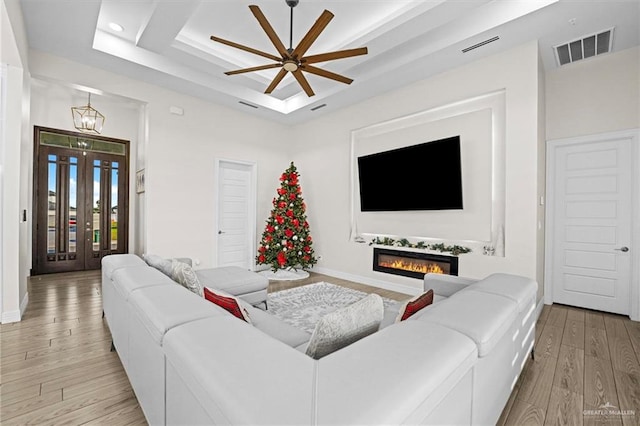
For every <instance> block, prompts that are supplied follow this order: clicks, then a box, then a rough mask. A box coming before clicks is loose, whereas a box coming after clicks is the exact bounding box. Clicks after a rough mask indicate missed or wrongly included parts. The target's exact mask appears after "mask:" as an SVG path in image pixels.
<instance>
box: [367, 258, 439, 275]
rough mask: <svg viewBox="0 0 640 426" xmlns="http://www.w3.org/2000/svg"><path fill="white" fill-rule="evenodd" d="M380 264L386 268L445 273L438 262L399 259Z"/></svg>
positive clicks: (423, 272)
mask: <svg viewBox="0 0 640 426" xmlns="http://www.w3.org/2000/svg"><path fill="white" fill-rule="evenodd" d="M379 264H380V266H382V267H384V268H393V269H402V270H404V271H411V272H419V273H421V274H428V273H433V274H444V270H443V269H442V268H441V267H440V265H438V264H437V263H430V264H428V265H427V264H424V263H417V262H408V261H406V260H402V259H398V260H394V261H392V262H384V261H381V262H380V263H379Z"/></svg>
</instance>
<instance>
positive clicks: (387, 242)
mask: <svg viewBox="0 0 640 426" xmlns="http://www.w3.org/2000/svg"><path fill="white" fill-rule="evenodd" d="M374 244H377V245H381V246H394V247H408V248H417V249H424V250H434V251H439V252H441V253H445V252H447V253H451V254H452V255H454V256H457V255H459V254H464V253H471V249H470V248H469V247H463V246H459V245H453V246H446V245H444V244H443V243H437V244H427V243H425V242H424V241H418V242H417V243H412V242H410V241H409V240H407V239H406V238H401V239H399V240H397V241H396V240H394V239H393V238H389V237H384V238H380V237H375V238H374V239H373V240H371V242H370V243H369V245H370V246H372V245H374Z"/></svg>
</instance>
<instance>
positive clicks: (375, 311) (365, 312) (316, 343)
mask: <svg viewBox="0 0 640 426" xmlns="http://www.w3.org/2000/svg"><path fill="white" fill-rule="evenodd" d="M383 315H384V305H383V302H382V298H381V297H380V296H378V295H377V294H369V295H368V296H367V297H365V298H363V299H361V300H359V301H357V302H356V303H353V304H351V305H349V306H345V307H344V308H340V309H338V310H335V311H333V312H331V313H329V314H327V315H325V316H324V317H322V319H320V321H318V323H317V324H316V328H315V330H313V334H312V335H311V340H309V345H308V346H307V350H306V354H307V355H309V356H310V357H312V358H314V359H320V358H322V357H323V356H325V355H329V354H330V353H332V352H335V351H337V350H338V349H341V348H343V347H345V346H348V345H350V344H351V343H353V342H355V341H357V340H360V339H362V338H363V337H365V336H368V335H369V334H371V333H375V332H376V331H378V328H379V327H380V321H382V317H383Z"/></svg>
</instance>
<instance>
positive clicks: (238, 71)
mask: <svg viewBox="0 0 640 426" xmlns="http://www.w3.org/2000/svg"><path fill="white" fill-rule="evenodd" d="M281 66H282V64H269V65H259V66H257V67H251V68H243V69H240V70H235V71H227V72H225V74H226V75H235V74H243V73H245V72H252V71H261V70H268V69H271V68H278V67H281Z"/></svg>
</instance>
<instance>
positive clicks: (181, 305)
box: [129, 285, 228, 345]
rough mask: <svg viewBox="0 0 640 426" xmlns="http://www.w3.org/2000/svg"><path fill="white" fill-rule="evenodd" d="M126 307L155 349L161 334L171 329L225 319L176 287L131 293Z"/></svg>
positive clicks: (208, 306)
mask: <svg viewBox="0 0 640 426" xmlns="http://www.w3.org/2000/svg"><path fill="white" fill-rule="evenodd" d="M129 303H130V304H131V306H132V307H133V311H134V312H135V313H136V315H137V316H138V318H140V321H141V322H142V324H144V326H145V328H146V329H147V330H148V331H149V334H150V335H151V337H152V338H153V340H154V341H155V342H156V343H157V344H158V345H162V340H163V338H164V335H165V333H166V332H167V331H169V330H171V329H172V328H173V327H176V326H179V325H181V324H185V323H187V322H190V321H194V320H198V319H202V318H207V317H213V316H226V315H228V314H227V312H226V311H224V310H223V309H222V308H220V307H218V306H216V305H213V304H211V303H207V302H205V301H204V300H202V298H201V297H199V296H197V295H195V294H193V293H192V292H190V291H186V290H185V289H184V288H182V287H180V286H177V285H167V286H159V287H145V288H141V289H139V290H137V291H134V292H133V293H131V297H130V298H129Z"/></svg>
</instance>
